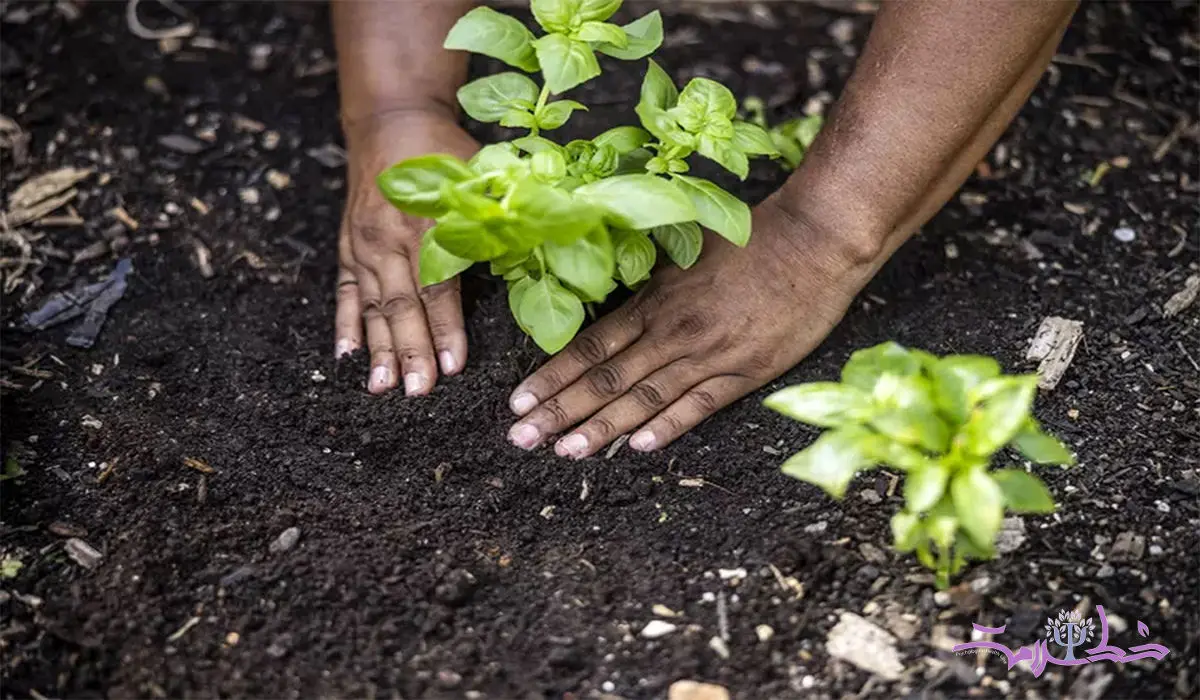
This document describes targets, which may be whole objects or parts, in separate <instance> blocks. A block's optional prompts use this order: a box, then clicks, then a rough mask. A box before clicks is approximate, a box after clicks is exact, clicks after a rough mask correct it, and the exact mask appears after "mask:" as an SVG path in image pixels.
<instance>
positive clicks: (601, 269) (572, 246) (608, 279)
mask: <svg viewBox="0 0 1200 700" xmlns="http://www.w3.org/2000/svg"><path fill="white" fill-rule="evenodd" d="M542 250H543V251H544V252H545V254H546V264H547V265H548V266H549V267H550V271H551V272H553V273H554V275H555V276H556V277H558V279H559V280H561V281H562V282H563V283H564V284H566V285H568V286H570V287H572V288H573V289H576V290H578V291H579V292H581V293H582V296H583V297H584V298H585V300H587V301H603V300H604V297H606V296H607V295H608V292H609V289H611V287H612V278H613V271H614V262H613V244H612V241H611V240H610V239H609V236H608V230H607V229H605V228H604V227H603V226H597V227H595V228H593V229H592V230H591V231H589V232H588V233H587V234H585V235H584V236H582V237H580V238H577V239H575V240H574V241H571V242H570V243H567V244H565V245H559V244H556V243H552V242H547V243H546V244H545V245H544V246H543V247H542Z"/></svg>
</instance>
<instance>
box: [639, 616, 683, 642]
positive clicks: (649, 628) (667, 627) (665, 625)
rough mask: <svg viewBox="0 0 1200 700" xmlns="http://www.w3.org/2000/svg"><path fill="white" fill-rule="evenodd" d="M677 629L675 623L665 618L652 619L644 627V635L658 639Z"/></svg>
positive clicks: (647, 637)
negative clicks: (664, 619) (666, 620)
mask: <svg viewBox="0 0 1200 700" xmlns="http://www.w3.org/2000/svg"><path fill="white" fill-rule="evenodd" d="M675 630H676V627H675V625H673V624H671V623H670V622H665V621H663V620H651V621H650V622H647V623H646V626H645V627H643V628H642V632H641V634H642V636H643V637H645V638H646V639H658V638H659V637H665V636H667V635H668V634H671V633H672V632H674V631H675Z"/></svg>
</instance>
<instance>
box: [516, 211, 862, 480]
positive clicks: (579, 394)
mask: <svg viewBox="0 0 1200 700" xmlns="http://www.w3.org/2000/svg"><path fill="white" fill-rule="evenodd" d="M780 202H781V200H780V198H779V197H774V198H772V199H769V200H767V201H766V202H764V203H763V204H761V205H760V206H759V207H757V208H756V209H755V211H754V224H753V225H754V234H753V236H751V238H750V243H749V245H748V246H747V247H746V248H745V249H741V250H739V249H737V248H734V247H733V246H731V245H728V244H727V243H725V242H724V241H721V240H720V239H718V238H717V237H716V236H714V235H712V234H708V240H706V241H705V244H704V248H703V250H704V254H703V255H702V257H701V258H700V260H699V261H697V263H696V264H695V265H694V266H693V267H692V268H690V269H688V270H681V269H679V268H675V267H669V268H664V269H662V270H659V271H658V272H657V273H656V274H655V275H654V277H653V278H652V279H651V280H650V282H648V283H647V285H646V287H645V288H643V289H642V290H641V291H639V292H638V294H637V295H636V296H635V297H634V298H633V299H631V300H630V301H629V302H627V303H626V304H625V305H624V306H622V307H621V308H620V309H618V310H617V311H615V312H613V313H612V314H610V315H608V316H606V317H604V318H603V319H601V320H600V321H598V322H597V323H596V324H594V325H592V326H591V327H589V328H588V329H586V330H585V331H584V332H582V333H580V334H579V336H578V337H576V338H575V340H574V341H572V343H571V344H570V345H568V346H567V347H566V348H565V349H564V350H563V351H562V352H561V353H559V354H558V355H556V356H555V357H554V358H552V359H551V360H550V361H549V362H547V363H546V364H545V365H544V366H543V367H541V368H540V369H539V370H538V371H537V372H535V373H534V374H533V375H532V376H530V377H529V378H528V379H526V380H525V381H524V382H522V383H521V384H520V386H518V387H517V388H516V390H514V391H513V393H512V396H511V398H510V400H509V402H510V406H511V408H512V410H513V412H514V413H516V414H517V415H519V416H524V418H522V419H521V420H520V421H518V422H517V423H516V424H515V425H513V427H512V429H511V430H510V431H509V440H510V441H511V442H512V443H513V444H515V445H517V446H518V447H522V448H524V449H532V448H533V447H536V446H537V445H539V444H541V443H543V442H544V441H545V440H546V439H547V438H549V437H550V436H554V435H557V434H560V433H562V432H564V431H566V430H568V429H569V428H571V427H572V426H576V425H577V424H580V423H582V424H581V425H578V427H576V428H575V429H574V430H572V431H571V432H570V433H569V434H567V435H566V436H564V437H562V438H561V439H559V440H558V442H557V443H556V444H555V452H556V453H557V454H558V455H560V456H563V457H572V458H575V459H579V458H582V457H586V456H588V455H591V454H593V453H595V452H596V451H598V450H600V449H601V448H603V447H604V446H605V445H607V444H608V443H610V442H611V441H613V440H614V439H616V438H617V437H618V436H619V435H622V434H624V433H628V432H629V431H631V430H633V429H635V428H638V427H639V426H641V429H640V430H638V431H637V432H635V433H634V434H633V435H632V436H631V437H630V439H629V443H628V444H629V446H630V447H631V448H633V449H635V450H638V451H643V452H644V451H650V450H655V449H658V448H660V447H663V446H664V445H667V444H668V443H670V442H671V441H673V440H675V439H676V438H677V437H679V436H680V435H682V434H683V433H685V432H686V431H688V430H690V429H691V428H693V427H694V426H696V425H697V424H698V423H700V422H701V421H702V420H704V419H705V418H707V417H708V416H710V415H712V414H713V413H715V412H716V411H717V410H719V409H720V408H722V407H724V406H726V405H728V404H729V403H731V402H733V401H734V400H735V399H738V398H740V397H742V396H744V395H746V394H748V393H749V392H751V391H753V390H754V389H757V388H758V387H760V386H762V385H764V384H766V383H767V382H769V381H771V380H772V379H775V378H776V377H778V376H779V375H781V374H782V373H784V372H785V371H787V370H788V369H790V368H791V367H793V366H794V365H795V364H796V363H798V362H799V361H800V360H801V359H803V358H804V357H805V356H806V355H807V354H808V353H809V352H811V351H812V350H813V349H814V348H816V347H817V345H819V344H820V343H821V341H822V340H824V339H825V336H826V335H828V334H829V332H830V331H831V330H832V329H833V327H834V326H835V325H836V324H837V322H838V321H839V320H841V318H842V315H843V314H844V313H845V312H846V309H847V308H848V307H849V305H850V302H851V301H852V300H853V298H854V296H855V294H857V293H858V291H859V290H860V289H861V288H862V287H863V286H864V285H865V284H866V282H867V281H868V280H869V279H870V278H871V276H872V275H873V274H874V272H875V271H876V270H877V269H878V268H879V266H880V265H881V264H882V259H883V258H884V257H886V256H885V255H884V254H883V252H882V248H881V247H880V246H879V245H878V244H874V243H872V241H871V240H869V239H867V238H865V237H855V236H850V235H846V234H845V233H844V232H842V231H835V230H827V229H825V228H823V227H822V225H821V224H820V223H818V222H816V221H815V220H813V219H811V218H809V217H806V216H800V215H798V214H797V213H795V211H794V210H791V209H787V208H785V207H784V206H783V205H782V204H781V203H780Z"/></svg>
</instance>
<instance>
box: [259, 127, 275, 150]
mask: <svg viewBox="0 0 1200 700" xmlns="http://www.w3.org/2000/svg"><path fill="white" fill-rule="evenodd" d="M278 145H279V132H278V131H268V132H267V133H265V134H263V135H262V147H263V148H264V149H266V150H268V151H273V150H275V147H276V146H278Z"/></svg>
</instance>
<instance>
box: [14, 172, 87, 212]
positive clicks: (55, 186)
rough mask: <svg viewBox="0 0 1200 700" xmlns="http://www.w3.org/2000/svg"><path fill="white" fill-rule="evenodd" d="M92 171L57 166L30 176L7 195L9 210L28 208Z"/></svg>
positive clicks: (61, 190) (68, 186)
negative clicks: (54, 168)
mask: <svg viewBox="0 0 1200 700" xmlns="http://www.w3.org/2000/svg"><path fill="white" fill-rule="evenodd" d="M93 172H94V171H93V170H90V169H88V168H59V169H58V170H52V171H50V172H48V173H43V174H41V175H38V176H37V177H32V178H30V179H28V180H26V181H25V182H23V183H21V186H20V187H18V188H17V189H16V191H14V192H13V193H12V194H11V195H9V197H8V208H9V210H16V209H28V208H30V207H32V206H33V205H35V204H37V203H39V202H41V201H43V200H45V199H48V198H50V197H53V196H54V195H56V194H58V193H59V192H63V191H64V190H66V189H68V188H70V187H71V186H72V185H74V184H75V183H77V182H79V181H80V180H82V179H84V178H85V177H87V176H88V175H91V174H92V173H93Z"/></svg>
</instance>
